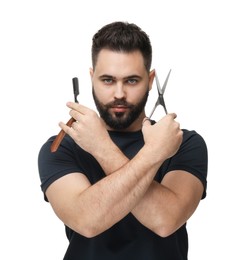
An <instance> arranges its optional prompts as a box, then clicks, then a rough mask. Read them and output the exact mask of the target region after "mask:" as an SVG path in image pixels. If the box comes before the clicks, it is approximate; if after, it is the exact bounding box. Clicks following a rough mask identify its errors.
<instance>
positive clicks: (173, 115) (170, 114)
mask: <svg viewBox="0 0 241 260" xmlns="http://www.w3.org/2000/svg"><path fill="white" fill-rule="evenodd" d="M167 115H168V116H171V117H172V118H173V119H175V118H176V117H177V114H176V113H169V114H167Z"/></svg>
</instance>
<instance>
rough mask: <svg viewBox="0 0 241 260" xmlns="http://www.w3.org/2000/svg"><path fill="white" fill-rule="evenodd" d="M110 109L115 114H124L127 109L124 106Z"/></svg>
mask: <svg viewBox="0 0 241 260" xmlns="http://www.w3.org/2000/svg"><path fill="white" fill-rule="evenodd" d="M112 109H113V112H115V113H124V112H126V110H127V109H128V107H126V106H115V107H112Z"/></svg>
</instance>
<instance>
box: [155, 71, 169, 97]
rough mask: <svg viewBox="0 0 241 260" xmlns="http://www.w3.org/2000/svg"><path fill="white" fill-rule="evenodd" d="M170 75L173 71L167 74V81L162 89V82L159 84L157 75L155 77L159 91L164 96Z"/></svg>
mask: <svg viewBox="0 0 241 260" xmlns="http://www.w3.org/2000/svg"><path fill="white" fill-rule="evenodd" d="M170 73H171V69H170V70H169V72H168V74H167V77H166V80H165V82H164V84H163V86H162V88H161V87H160V82H159V79H158V76H157V74H156V75H155V77H156V85H157V88H158V91H159V92H160V93H161V94H162V95H163V94H164V92H165V90H166V86H167V82H168V79H169V76H170Z"/></svg>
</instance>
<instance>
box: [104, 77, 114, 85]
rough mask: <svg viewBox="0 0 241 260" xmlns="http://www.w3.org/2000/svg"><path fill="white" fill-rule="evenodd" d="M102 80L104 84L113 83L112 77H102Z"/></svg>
mask: <svg viewBox="0 0 241 260" xmlns="http://www.w3.org/2000/svg"><path fill="white" fill-rule="evenodd" d="M103 82H104V83H105V84H106V85H111V84H112V83H113V79H112V78H104V79H103Z"/></svg>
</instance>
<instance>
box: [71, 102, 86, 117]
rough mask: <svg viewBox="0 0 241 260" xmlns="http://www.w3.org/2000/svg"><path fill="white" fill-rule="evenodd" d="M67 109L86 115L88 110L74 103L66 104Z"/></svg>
mask: <svg viewBox="0 0 241 260" xmlns="http://www.w3.org/2000/svg"><path fill="white" fill-rule="evenodd" d="M66 105H67V107H68V108H71V109H73V110H76V111H78V112H79V113H81V114H86V113H87V112H88V111H89V110H90V109H89V108H88V107H86V106H83V105H81V104H79V103H74V102H67V104H66Z"/></svg>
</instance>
